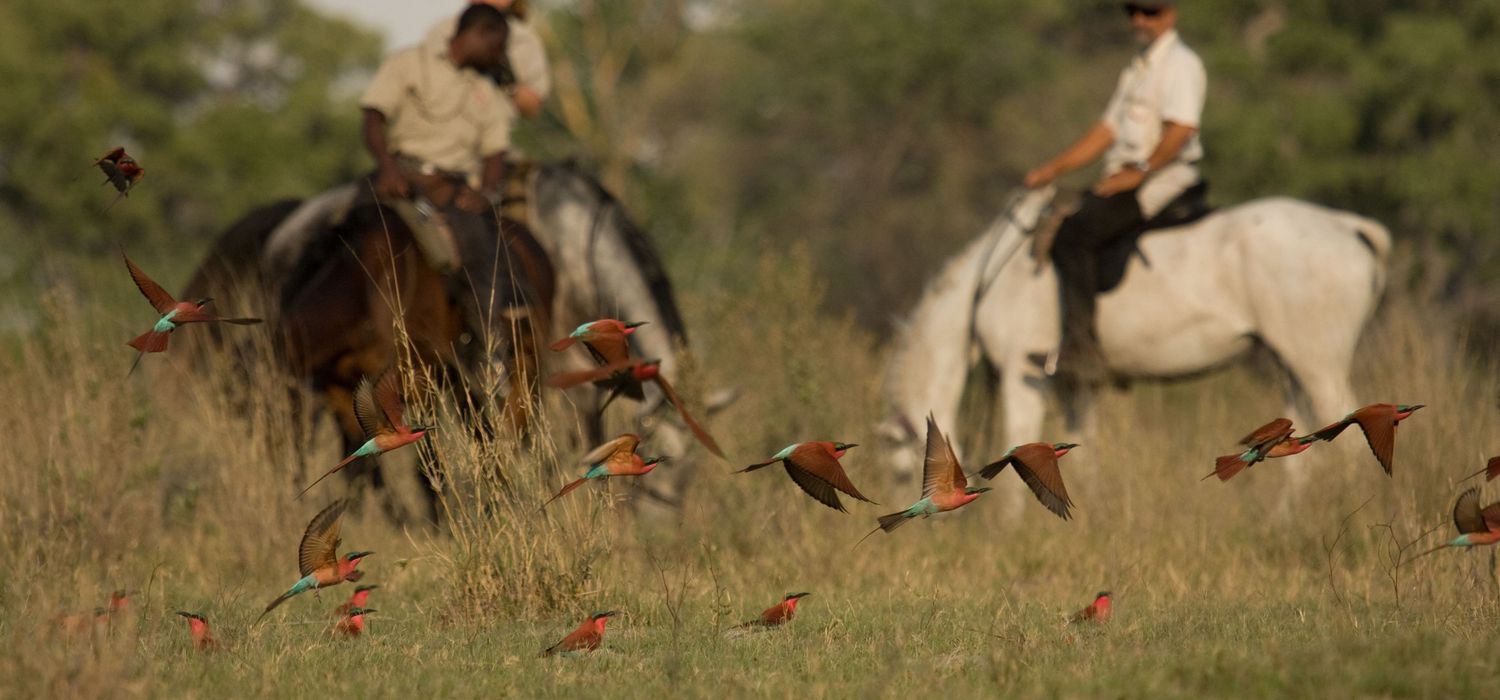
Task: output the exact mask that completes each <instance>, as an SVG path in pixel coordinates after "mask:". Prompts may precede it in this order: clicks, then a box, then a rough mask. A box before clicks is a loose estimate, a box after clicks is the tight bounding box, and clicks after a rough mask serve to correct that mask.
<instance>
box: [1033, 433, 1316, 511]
mask: <svg viewBox="0 0 1500 700" xmlns="http://www.w3.org/2000/svg"><path fill="white" fill-rule="evenodd" d="M1287 430H1288V431H1290V430H1291V428H1290V427H1288V428H1287ZM1011 457H1012V460H1011V464H1012V465H1014V466H1015V469H1016V474H1018V475H1019V476H1020V477H1021V480H1022V481H1025V482H1026V485H1027V486H1028V487H1030V488H1031V492H1032V493H1034V494H1036V498H1037V500H1038V501H1041V502H1042V505H1044V506H1047V509H1048V510H1050V511H1052V512H1053V513H1056V514H1057V517H1059V518H1062V519H1063V520H1067V519H1069V518H1070V517H1072V516H1071V515H1069V513H1068V508H1069V507H1071V506H1072V505H1073V501H1072V499H1070V498H1068V489H1067V487H1066V486H1064V485H1063V478H1062V471H1061V470H1060V469H1059V468H1058V465H1057V452H1056V451H1055V450H1053V449H1052V446H1051V445H1048V444H1046V443H1041V442H1033V443H1029V444H1026V445H1021V446H1020V447H1017V448H1016V451H1015V453H1014V454H1013V455H1011Z"/></svg>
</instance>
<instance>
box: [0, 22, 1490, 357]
mask: <svg viewBox="0 0 1500 700" xmlns="http://www.w3.org/2000/svg"><path fill="white" fill-rule="evenodd" d="M539 10H540V12H539V13H538V17H537V24H538V25H539V26H540V27H541V28H542V29H543V31H544V33H545V36H546V38H547V40H548V42H549V46H550V50H551V54H552V58H553V62H554V73H555V76H556V83H557V89H556V95H555V97H554V99H553V100H552V101H551V102H550V103H549V105H548V108H547V111H546V113H545V115H544V116H543V118H542V119H541V120H539V121H538V122H535V123H530V124H527V125H524V126H523V127H522V131H523V133H522V134H521V135H520V137H519V138H520V141H521V143H522V144H523V145H524V147H525V148H526V150H528V151H529V152H530V153H532V154H535V155H538V156H541V157H547V158H560V157H571V158H577V159H580V160H582V161H584V162H585V163H587V164H588V165H589V166H591V167H592V168H593V169H595V170H596V172H598V173H600V175H601V176H602V177H603V178H604V179H605V181H606V182H607V183H608V184H609V185H610V187H611V188H612V189H614V190H615V191H617V192H619V193H620V194H621V195H622V196H623V197H624V198H625V199H626V201H627V202H628V204H629V205H630V206H631V209H632V211H633V212H634V213H635V215H636V216H637V217H638V218H640V219H641V220H642V221H643V222H644V223H645V224H646V225H647V228H648V230H650V231H651V232H652V233H653V235H654V236H655V237H656V239H657V241H658V243H659V245H660V246H661V247H662V248H663V249H664V250H665V252H666V254H667V257H668V263H669V265H670V267H671V269H672V270H673V272H674V273H676V276H677V277H678V278H679V280H680V281H679V286H681V287H682V288H683V289H684V290H685V291H686V292H688V293H694V292H701V291H708V290H710V289H713V288H717V286H718V285H723V284H730V285H736V284H738V285H741V286H743V285H744V284H745V279H746V278H747V277H748V275H750V274H752V273H753V267H754V266H753V265H747V264H746V263H745V261H746V260H754V259H757V258H758V256H759V255H760V254H761V253H762V252H764V251H772V252H774V253H780V254H786V255H793V254H795V255H804V256H810V257H811V259H812V264H813V266H814V268H815V269H816V271H817V273H818V274H819V275H820V276H822V277H823V278H824V279H826V280H827V281H828V283H829V294H828V297H827V304H828V306H829V307H831V308H832V309H852V310H853V311H854V312H855V313H856V314H857V316H858V318H859V319H860V320H861V321H862V322H864V323H866V324H869V325H871V326H872V327H875V328H884V327H885V324H886V323H887V322H888V321H889V319H890V318H891V316H892V314H893V311H892V310H895V309H904V308H906V307H907V306H908V305H909V301H910V299H911V297H912V295H913V294H915V292H916V291H917V290H918V289H919V288H920V284H921V281H922V280H923V279H924V278H925V276H926V275H927V274H928V272H929V271H930V270H932V269H934V268H935V266H936V264H937V262H938V261H939V260H941V259H942V258H943V257H945V256H946V255H948V254H949V253H950V252H951V251H953V250H956V248H957V246H958V244H959V243H960V242H961V241H963V240H966V239H967V238H969V237H971V236H972V235H974V234H975V232H977V231H978V230H979V228H980V226H981V225H982V224H983V223H984V222H985V221H986V220H987V219H988V218H989V217H991V216H993V215H994V214H995V210H996V207H997V206H998V202H1000V201H1001V199H1002V195H1003V193H1004V192H1006V191H1007V190H1008V189H1009V188H1011V187H1014V186H1015V185H1016V184H1017V182H1018V181H1019V178H1020V175H1021V174H1022V173H1023V172H1024V171H1025V170H1026V169H1027V168H1028V167H1030V166H1032V165H1034V164H1035V163H1037V162H1039V161H1040V160H1041V159H1043V158H1045V157H1047V156H1049V155H1050V154H1052V153H1054V152H1056V151H1057V150H1058V149H1060V148H1062V147H1063V146H1064V145H1066V144H1067V143H1068V142H1069V141H1070V140H1071V139H1072V138H1074V137H1076V135H1077V134H1078V133H1080V132H1081V130H1082V129H1083V128H1085V127H1086V126H1087V125H1088V124H1089V123H1090V122H1091V121H1092V120H1094V119H1095V118H1097V115H1098V113H1099V112H1100V111H1101V110H1102V108H1103V104H1104V101H1105V98H1106V97H1107V95H1108V92H1109V91H1110V89H1111V88H1112V87H1113V83H1114V78H1115V76H1116V74H1117V73H1118V70H1119V68H1120V67H1121V66H1122V65H1123V64H1124V63H1125V61H1126V60H1127V59H1128V57H1129V55H1130V52H1131V51H1132V50H1133V49H1132V46H1131V44H1130V39H1129V36H1128V33H1127V31H1126V29H1125V26H1124V22H1123V20H1122V19H1121V17H1120V15H1119V11H1118V10H1117V9H1116V7H1115V4H1114V3H1113V2H1107V1H1102V0H1093V1H1088V2H1073V1H1066V0H1041V1H1022V0H914V1H913V2H902V3H890V2H884V1H883V0H824V1H823V2H817V3H803V2H795V1H792V0H767V1H765V2H739V1H736V0H695V1H689V0H619V1H617V2H599V1H596V0H579V1H578V2H570V3H541V4H539ZM0 20H3V22H4V24H5V26H7V27H11V28H12V30H11V37H10V39H9V40H8V41H6V42H5V43H4V45H3V46H0V71H4V74H5V75H7V76H10V77H9V78H7V97H8V99H7V100H5V101H4V103H3V104H0V243H3V244H4V245H3V248H0V249H3V250H4V251H5V252H4V254H3V259H0V285H3V286H0V288H5V289H14V290H18V291H21V290H25V289H26V288H28V287H34V286H35V285H36V284H37V283H38V282H43V281H45V280H38V279H37V276H38V275H43V274H49V275H62V276H64V277H65V276H66V275H67V274H68V270H69V267H68V266H67V265H63V266H62V268H61V269H60V270H59V269H58V268H57V267H56V266H45V265H43V266H38V265H37V264H36V263H38V262H39V261H41V260H42V259H43V258H45V257H46V254H47V253H69V254H72V253H84V254H90V255H93V254H98V253H100V252H102V251H103V250H106V249H108V248H109V247H110V246H111V245H112V244H113V243H115V242H120V243H124V244H126V245H130V246H132V247H136V246H137V245H138V244H145V245H146V246H148V247H149V248H150V249H151V250H152V251H160V253H159V254H160V255H161V256H164V257H169V258H170V259H171V261H170V262H163V263H162V264H172V263H176V264H178V265H180V266H183V267H185V266H187V265H190V264H192V261H194V260H196V255H197V253H198V252H199V251H200V250H201V249H202V248H203V247H204V246H205V245H206V242H207V241H208V240H210V239H211V237H212V236H213V235H214V234H215V233H216V232H217V231H219V230H221V229H222V228H223V227H224V226H225V225H226V224H227V223H228V222H230V221H232V220H233V219H234V218H236V217H237V216H239V215H240V214H241V213H242V212H244V211H245V210H247V209H248V208H249V207H250V206H252V205H253V204H255V203H259V202H265V201H269V200H272V199H275V198H279V197H285V196H306V195H307V194H309V193H311V192H314V191H317V190H318V189H319V188H322V187H324V186H327V185H329V184H332V183H335V182H338V181H341V180H345V179H349V178H353V177H357V176H358V175H359V174H360V173H362V172H363V171H364V170H365V169H366V168H367V167H368V166H369V162H368V158H367V156H366V155H365V153H364V149H363V146H362V145H361V144H360V143H359V139H358V136H357V123H356V120H357V110H356V109H355V107H354V104H353V102H354V100H355V98H356V97H357V95H358V91H359V90H360V88H361V87H362V85H363V81H364V80H365V79H366V78H367V77H368V74H369V72H370V71H371V70H372V69H373V67H374V66H375V65H376V63H377V62H378V60H379V56H380V55H381V52H382V48H381V47H380V45H379V41H378V40H377V39H376V38H374V37H372V36H370V35H368V34H365V33H363V32H362V31H361V30H358V29H355V28H353V27H351V26H349V25H348V24H346V23H344V22H342V21H338V20H332V19H328V18H325V17H321V16H319V15H318V14H317V13H316V12H314V11H311V10H309V9H307V8H305V7H303V6H302V5H300V4H299V3H298V2H297V1H296V0H249V1H245V2H223V1H214V0H143V1H142V2H135V3H129V4H128V5H127V4H122V3H113V2H98V1H93V2H82V3H66V4H57V3H46V2H42V0H14V1H13V2H10V3H6V4H5V5H4V6H3V7H0ZM1182 24H1183V26H1182V32H1183V34H1184V36H1185V38H1186V39H1187V41H1189V42H1190V43H1191V44H1192V45H1193V46H1194V47H1195V48H1197V50H1198V51H1199V52H1200V54H1201V55H1202V56H1203V58H1204V60H1205V61H1206V63H1207V65H1208V69H1209V75H1210V98H1209V106H1208V110H1207V114H1206V116H1205V124H1204V132H1205V136H1204V140H1205V143H1206V145H1207V148H1208V154H1209V155H1208V158H1207V160H1206V171H1207V174H1208V176H1209V178H1210V179H1211V181H1212V183H1213V187H1214V199H1215V201H1216V202H1218V203H1220V204H1228V203H1233V202H1238V201H1243V200H1245V199H1249V198H1253V197H1260V196H1268V195H1275V194H1287V195H1293V196H1298V197H1305V198H1308V199H1311V200H1314V201H1317V202H1320V203H1324V204H1328V205H1331V206H1336V207H1343V208H1347V209H1351V210H1354V211H1358V212H1361V213H1364V214H1367V215H1370V216H1374V217H1376V218H1378V219H1380V220H1382V221H1384V222H1385V223H1386V224H1387V225H1389V226H1390V227H1391V229H1392V230H1393V231H1395V232H1396V235H1397V236H1398V238H1399V239H1400V240H1401V241H1402V242H1403V251H1404V254H1403V255H1402V258H1403V259H1405V260H1406V261H1408V263H1407V265H1406V266H1405V267H1404V268H1403V269H1404V272H1405V275H1406V277H1405V280H1406V281H1407V282H1408V283H1410V284H1415V285H1419V286H1421V287H1423V288H1424V289H1426V290H1432V291H1434V292H1436V293H1437V294H1439V295H1440V296H1441V298H1442V299H1443V300H1444V302H1445V303H1447V304H1450V305H1451V307H1452V308H1454V309H1455V310H1458V311H1460V312H1461V313H1463V314H1464V315H1465V317H1466V318H1467V319H1469V320H1472V321H1475V322H1476V323H1478V324H1479V325H1478V326H1476V327H1477V328H1478V329H1480V330H1481V331H1483V332H1485V333H1488V332H1489V330H1490V329H1491V328H1492V327H1493V326H1494V325H1495V324H1496V323H1497V322H1500V317H1497V316H1496V312H1495V310H1494V309H1493V308H1492V305H1490V304H1487V303H1486V300H1485V296H1484V293H1483V291H1484V283H1485V282H1486V281H1488V280H1492V279H1493V278H1494V275H1495V274H1496V272H1497V265H1500V259H1497V256H1500V243H1497V242H1496V241H1497V239H1496V237H1495V236H1494V235H1492V234H1491V233H1490V232H1491V231H1493V230H1495V229H1496V227H1497V224H1500V221H1497V218H1500V212H1497V207H1496V205H1495V193H1496V191H1497V187H1500V169H1497V168H1495V167H1494V166H1493V164H1494V163H1495V162H1496V161H1497V156H1500V2H1497V1H1496V0H1468V1H1456V0H1455V1H1441V0H1404V1H1396V0H1374V1H1359V2H1356V1H1355V0H1300V1H1297V2H1287V1H1284V0H1248V1H1247V0H1237V1H1234V2H1230V1H1229V0H1204V1H1202V2H1194V3H1192V6H1191V7H1189V8H1186V9H1185V10H1184V12H1183V20H1182ZM119 144H123V145H126V146H128V147H129V148H130V150H131V152H132V153H135V154H138V156H139V158H140V160H141V162H142V163H143V164H144V165H145V166H146V167H147V169H148V173H149V174H148V176H147V179H146V181H145V182H144V184H143V186H142V188H141V189H140V190H139V191H138V192H137V193H136V195H135V196H133V197H132V198H131V200H130V201H129V202H128V203H127V204H122V205H121V206H117V207H116V208H115V209H114V210H112V211H111V212H110V214H109V216H107V217H101V216H99V212H100V210H102V209H103V207H104V206H106V205H107V203H108V200H109V197H110V194H109V193H108V192H106V191H104V190H102V189H100V188H96V187H93V186H92V184H93V183H92V181H91V180H92V179H93V178H94V177H95V175H94V174H93V173H92V172H91V171H90V170H89V166H88V163H89V161H90V159H92V158H94V157H97V156H98V155H99V154H100V153H103V152H104V151H106V150H108V149H109V148H110V147H112V146H114V145H119ZM1090 177H1092V174H1091V173H1086V174H1080V175H1077V176H1075V177H1073V178H1072V179H1070V181H1069V184H1071V185H1073V186H1077V187H1083V186H1085V185H1086V184H1087V183H1088V180H1089V178H1090ZM142 255H143V256H145V257H148V258H149V257H151V255H150V254H148V253H146V252H144V251H143V252H142ZM10 313H11V314H12V315H14V313H16V312H15V310H14V309H12V310H11V312H10Z"/></svg>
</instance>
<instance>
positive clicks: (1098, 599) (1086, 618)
mask: <svg viewBox="0 0 1500 700" xmlns="http://www.w3.org/2000/svg"><path fill="white" fill-rule="evenodd" d="M1111 601H1112V598H1111V597H1110V595H1109V591H1099V592H1098V593H1097V594H1095V595H1094V602H1092V603H1089V604H1088V607H1085V608H1084V609H1082V610H1079V611H1078V612H1076V613H1073V616H1072V617H1070V618H1068V622H1069V623H1070V624H1074V625H1076V624H1079V623H1082V622H1108V621H1109V614H1110V613H1109V611H1110V603H1111Z"/></svg>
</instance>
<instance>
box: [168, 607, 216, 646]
mask: <svg viewBox="0 0 1500 700" xmlns="http://www.w3.org/2000/svg"><path fill="white" fill-rule="evenodd" d="M177 615H178V616H180V617H183V618H186V619H187V623H188V633H189V634H191V635H192V636H193V648H194V649H197V650H198V651H218V650H219V640H217V639H215V638H214V633H213V630H211V629H209V627H208V619H207V618H205V617H203V614H202V613H195V612H188V611H186V610H178V611H177Z"/></svg>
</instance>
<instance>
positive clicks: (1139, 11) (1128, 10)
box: [1124, 3, 1162, 17]
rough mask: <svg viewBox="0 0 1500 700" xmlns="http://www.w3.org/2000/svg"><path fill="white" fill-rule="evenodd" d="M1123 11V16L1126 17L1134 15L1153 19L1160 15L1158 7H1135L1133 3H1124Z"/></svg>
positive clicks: (1160, 9)
mask: <svg viewBox="0 0 1500 700" xmlns="http://www.w3.org/2000/svg"><path fill="white" fill-rule="evenodd" d="M1124 10H1125V16H1126V17H1134V16H1136V15H1145V16H1147V17H1155V16H1157V15H1159V14H1161V11H1162V8H1160V7H1142V6H1140V5H1137V4H1135V3H1126V4H1125V7H1124Z"/></svg>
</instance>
